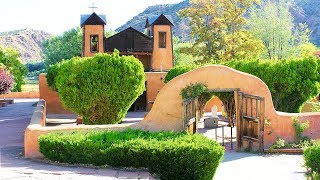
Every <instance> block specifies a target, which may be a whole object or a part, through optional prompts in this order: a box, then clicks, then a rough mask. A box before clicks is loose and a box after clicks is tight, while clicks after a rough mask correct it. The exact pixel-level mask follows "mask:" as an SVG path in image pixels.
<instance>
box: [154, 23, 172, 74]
mask: <svg viewBox="0 0 320 180" xmlns="http://www.w3.org/2000/svg"><path fill="white" fill-rule="evenodd" d="M159 32H166V33H167V36H166V48H159ZM172 51H173V49H172V34H171V26H167V25H155V26H154V40H153V54H152V69H155V70H159V71H160V70H161V63H162V70H163V71H169V70H170V69H172V67H173V62H172V60H173V52H172Z"/></svg>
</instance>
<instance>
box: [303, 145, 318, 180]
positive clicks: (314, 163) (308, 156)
mask: <svg viewBox="0 0 320 180" xmlns="http://www.w3.org/2000/svg"><path fill="white" fill-rule="evenodd" d="M303 154H304V159H305V161H306V163H305V165H306V166H307V167H308V168H310V170H311V171H312V172H315V175H314V176H319V173H320V142H317V143H315V144H313V145H312V146H310V147H308V148H306V149H305V150H304V152H303Z"/></svg>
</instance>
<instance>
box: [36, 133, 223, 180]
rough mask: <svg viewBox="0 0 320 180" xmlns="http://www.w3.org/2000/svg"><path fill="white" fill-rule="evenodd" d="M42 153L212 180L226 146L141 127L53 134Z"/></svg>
mask: <svg viewBox="0 0 320 180" xmlns="http://www.w3.org/2000/svg"><path fill="white" fill-rule="evenodd" d="M39 144H40V152H41V153H42V154H43V155H44V156H45V157H46V158H48V159H50V160H52V161H57V162H60V163H70V164H90V165H95V166H104V165H108V166H112V167H126V168H148V169H149V171H150V172H151V173H155V174H157V175H159V176H160V178H161V179H199V180H200V179H207V180H209V179H210V180H211V179H212V178H213V176H214V174H215V172H216V169H217V167H218V165H219V164H220V162H221V160H222V157H223V154H224V148H223V147H221V146H220V145H219V144H218V143H217V142H215V141H213V140H210V139H208V138H206V137H204V136H202V135H190V134H185V133H173V132H158V133H150V132H145V131H140V130H130V129H129V130H126V131H124V132H115V131H109V132H87V133H86V132H72V133H51V134H48V135H44V136H41V137H40V138H39Z"/></svg>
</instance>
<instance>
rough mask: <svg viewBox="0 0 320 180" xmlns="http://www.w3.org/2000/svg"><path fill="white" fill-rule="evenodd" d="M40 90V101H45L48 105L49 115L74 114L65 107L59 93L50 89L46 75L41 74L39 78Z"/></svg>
mask: <svg viewBox="0 0 320 180" xmlns="http://www.w3.org/2000/svg"><path fill="white" fill-rule="evenodd" d="M39 90H40V99H44V100H45V101H46V103H47V104H46V107H47V113H48V114H72V112H70V111H68V110H66V109H65V108H64V107H63V105H62V103H61V101H60V98H59V95H58V93H57V92H55V91H53V90H51V89H50V88H49V87H48V84H47V79H46V75H45V74H40V76H39Z"/></svg>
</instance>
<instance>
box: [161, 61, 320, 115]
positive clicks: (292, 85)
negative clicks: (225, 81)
mask: <svg viewBox="0 0 320 180" xmlns="http://www.w3.org/2000/svg"><path fill="white" fill-rule="evenodd" d="M223 65H226V66H228V67H231V68H234V69H237V70H239V71H242V72H246V73H249V74H252V75H255V76H257V77H259V78H260V79H262V80H263V81H264V82H265V83H266V84H267V86H268V87H269V89H270V91H271V94H272V98H273V103H274V106H275V108H276V110H278V111H284V112H291V113H295V112H299V111H300V109H301V107H302V106H303V104H304V103H305V102H306V101H308V100H309V99H310V98H312V97H315V96H317V95H318V94H319V92H320V86H319V82H320V66H319V65H320V59H315V58H313V57H309V58H305V59H302V60H281V61H271V60H270V61H262V60H242V61H237V60H234V61H229V62H226V63H224V64H223ZM190 70H192V68H190ZM172 71H173V72H172V73H171V72H170V71H169V73H168V75H169V74H170V76H168V77H166V79H167V80H168V81H169V80H171V79H173V78H174V77H176V76H178V75H180V74H183V73H185V72H187V70H185V68H182V67H176V68H173V69H172Z"/></svg>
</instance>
